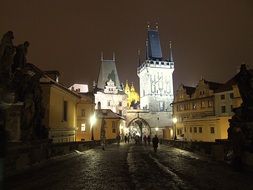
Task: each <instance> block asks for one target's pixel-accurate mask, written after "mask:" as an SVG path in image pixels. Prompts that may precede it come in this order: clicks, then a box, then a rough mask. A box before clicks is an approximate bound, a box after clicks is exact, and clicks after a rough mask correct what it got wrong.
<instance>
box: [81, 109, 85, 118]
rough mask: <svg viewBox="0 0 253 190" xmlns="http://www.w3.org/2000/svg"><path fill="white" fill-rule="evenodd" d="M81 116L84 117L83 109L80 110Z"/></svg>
mask: <svg viewBox="0 0 253 190" xmlns="http://www.w3.org/2000/svg"><path fill="white" fill-rule="evenodd" d="M81 116H82V117H85V109H82V110H81Z"/></svg>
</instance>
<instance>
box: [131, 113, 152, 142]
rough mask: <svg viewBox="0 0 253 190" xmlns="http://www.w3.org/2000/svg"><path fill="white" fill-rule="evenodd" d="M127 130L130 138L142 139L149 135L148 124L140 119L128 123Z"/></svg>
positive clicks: (149, 128)
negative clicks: (137, 136) (138, 137)
mask: <svg viewBox="0 0 253 190" xmlns="http://www.w3.org/2000/svg"><path fill="white" fill-rule="evenodd" d="M127 128H128V129H129V132H130V134H131V135H132V136H135V135H139V136H140V137H143V136H144V135H150V134H151V127H150V125H149V123H148V122H147V121H146V120H145V119H143V118H140V117H136V118H134V119H132V120H131V121H130V122H129V123H128V125H127Z"/></svg>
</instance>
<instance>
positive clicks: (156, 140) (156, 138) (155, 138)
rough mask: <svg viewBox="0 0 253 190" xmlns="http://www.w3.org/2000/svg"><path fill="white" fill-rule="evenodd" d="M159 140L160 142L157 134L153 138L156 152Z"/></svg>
mask: <svg viewBox="0 0 253 190" xmlns="http://www.w3.org/2000/svg"><path fill="white" fill-rule="evenodd" d="M158 142H159V139H158V137H157V135H155V137H154V138H153V139H152V143H153V148H154V152H157V147H158Z"/></svg>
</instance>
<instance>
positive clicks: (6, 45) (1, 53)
mask: <svg viewBox="0 0 253 190" xmlns="http://www.w3.org/2000/svg"><path fill="white" fill-rule="evenodd" d="M13 39H14V36H13V32H12V31H8V32H7V33H5V34H4V35H3V37H2V39H1V44H0V83H2V82H3V81H6V80H9V79H10V73H11V65H12V64H13V55H14V53H15V47H14V45H13V42H12V40H13Z"/></svg>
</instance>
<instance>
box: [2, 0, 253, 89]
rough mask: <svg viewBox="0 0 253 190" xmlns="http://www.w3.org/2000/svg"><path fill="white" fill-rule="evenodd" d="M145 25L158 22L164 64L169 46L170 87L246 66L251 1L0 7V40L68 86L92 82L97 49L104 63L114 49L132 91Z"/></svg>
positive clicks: (221, 78) (223, 76) (252, 30)
mask: <svg viewBox="0 0 253 190" xmlns="http://www.w3.org/2000/svg"><path fill="white" fill-rule="evenodd" d="M147 22H150V23H151V25H155V23H156V22H158V24H159V32H160V40H161V44H162V50H163V55H164V57H165V58H167V56H168V54H169V52H168V46H169V41H170V40H171V41H172V43H173V54H174V60H175V72H174V85H175V87H174V88H175V89H176V88H177V86H178V84H179V83H184V84H186V85H196V83H197V82H198V80H199V79H200V78H201V77H204V78H205V79H206V80H210V81H215V82H225V81H227V80H228V79H229V78H230V77H232V76H233V75H234V74H235V73H236V70H237V69H238V68H239V65H240V64H242V63H246V64H248V65H249V66H250V67H251V68H253V1H252V0H205V1H203V0H173V1H172V0H163V1H162V0H156V1H154V0H153V1H149V0H135V1H130V0H128V1H121V0H115V1H111V0H105V1H101V0H92V1H84V0H41V1H35V0H23V1H20V0H16V1H14V0H12V1H2V2H1V11H0V35H1V36H2V35H3V34H4V33H5V32H7V31H8V30H12V31H13V32H14V35H15V40H14V43H15V44H19V43H22V42H24V41H26V40H27V41H29V42H30V47H29V50H28V51H29V52H28V61H29V62H31V63H33V64H35V65H37V66H38V67H39V68H41V69H42V70H59V71H60V73H61V78H60V82H62V83H63V84H65V85H67V86H69V85H71V84H73V83H89V84H92V81H93V80H96V79H97V75H98V71H99V65H100V54H101V51H103V52H104V58H105V59H110V58H112V53H113V51H114V52H115V53H116V61H117V69H118V73H119V78H120V80H121V82H125V80H126V79H128V80H129V82H132V81H133V82H134V84H135V85H136V86H138V77H137V74H136V68H137V65H138V56H137V50H138V49H140V50H141V53H142V60H143V59H144V55H145V52H144V50H145V39H146V37H147V33H146V26H147Z"/></svg>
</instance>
